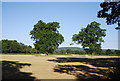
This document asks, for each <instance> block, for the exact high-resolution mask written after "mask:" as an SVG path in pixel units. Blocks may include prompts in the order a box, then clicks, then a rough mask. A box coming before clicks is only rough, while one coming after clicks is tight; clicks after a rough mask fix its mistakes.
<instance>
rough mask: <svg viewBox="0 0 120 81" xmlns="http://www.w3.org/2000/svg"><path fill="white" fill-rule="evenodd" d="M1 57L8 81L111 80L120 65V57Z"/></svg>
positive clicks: (4, 73) (4, 74)
mask: <svg viewBox="0 0 120 81" xmlns="http://www.w3.org/2000/svg"><path fill="white" fill-rule="evenodd" d="M1 56H2V59H1V61H2V67H3V68H2V69H3V78H8V79H9V78H11V79H14V78H17V79H21V78H23V79H34V80H35V79H111V78H114V77H112V76H114V75H115V76H116V75H118V74H115V73H114V72H113V71H114V69H118V67H117V68H116V65H119V62H120V57H119V56H83V55H81V56H80V55H48V56H40V55H37V56H36V55H1ZM115 72H116V71H115ZM112 73H113V74H112ZM116 73H117V72H116ZM13 76H14V77H13ZM118 76H120V75H118Z"/></svg>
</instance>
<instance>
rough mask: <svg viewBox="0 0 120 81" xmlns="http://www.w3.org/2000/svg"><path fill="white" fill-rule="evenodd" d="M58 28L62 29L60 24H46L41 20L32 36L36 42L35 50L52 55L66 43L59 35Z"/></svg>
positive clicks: (31, 33)
mask: <svg viewBox="0 0 120 81" xmlns="http://www.w3.org/2000/svg"><path fill="white" fill-rule="evenodd" d="M58 28H60V26H59V23H58V22H49V23H45V22H43V21H42V20H40V21H38V23H37V24H36V25H34V28H33V30H32V31H31V32H30V35H31V38H32V39H33V40H34V41H35V43H34V46H35V48H36V49H37V50H39V52H40V53H46V52H48V53H52V52H53V51H54V50H55V49H57V48H58V46H59V45H60V44H61V43H62V42H63V41H64V37H63V36H62V35H61V34H60V33H59V31H58Z"/></svg>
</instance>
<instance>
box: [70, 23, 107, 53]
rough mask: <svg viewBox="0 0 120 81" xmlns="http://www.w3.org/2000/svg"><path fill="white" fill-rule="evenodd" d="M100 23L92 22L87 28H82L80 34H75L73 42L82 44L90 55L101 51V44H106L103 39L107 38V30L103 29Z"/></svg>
mask: <svg viewBox="0 0 120 81" xmlns="http://www.w3.org/2000/svg"><path fill="white" fill-rule="evenodd" d="M99 26H100V23H97V22H95V21H94V22H91V23H90V24H88V25H87V27H86V28H82V29H81V31H80V32H79V33H78V34H74V35H73V37H72V41H74V42H75V43H77V44H81V45H82V46H83V48H84V49H86V48H88V49H89V51H88V50H85V51H87V52H89V53H90V54H92V53H95V52H97V51H99V50H100V49H101V43H102V42H104V40H103V39H102V37H105V36H106V34H105V31H106V30H105V29H101V28H100V27H99Z"/></svg>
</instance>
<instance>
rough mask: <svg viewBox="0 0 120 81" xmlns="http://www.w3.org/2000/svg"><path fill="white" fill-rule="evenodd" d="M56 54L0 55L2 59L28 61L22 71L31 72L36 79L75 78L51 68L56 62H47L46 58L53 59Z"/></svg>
mask: <svg viewBox="0 0 120 81" xmlns="http://www.w3.org/2000/svg"><path fill="white" fill-rule="evenodd" d="M55 57H56V56H34V55H2V60H4V61H19V62H20V63H30V64H31V66H30V67H29V66H25V67H23V68H22V69H21V71H22V72H30V73H33V74H32V76H35V77H36V78H37V79H75V78H76V77H75V76H73V75H68V74H66V73H62V74H61V73H57V72H54V71H53V68H54V66H55V65H57V63H54V62H49V61H47V60H48V59H54V58H55Z"/></svg>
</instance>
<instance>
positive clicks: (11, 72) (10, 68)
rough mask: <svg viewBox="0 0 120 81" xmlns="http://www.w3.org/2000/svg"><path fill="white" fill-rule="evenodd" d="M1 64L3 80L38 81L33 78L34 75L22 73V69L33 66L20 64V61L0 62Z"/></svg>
mask: <svg viewBox="0 0 120 81" xmlns="http://www.w3.org/2000/svg"><path fill="white" fill-rule="evenodd" d="M0 62H1V64H2V80H6V79H7V80H8V79H22V80H23V79H27V80H31V81H38V80H37V79H36V78H35V77H33V76H31V75H32V73H27V72H21V71H20V68H23V67H25V66H31V64H29V63H18V61H0ZM39 81H40V80H39Z"/></svg>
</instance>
